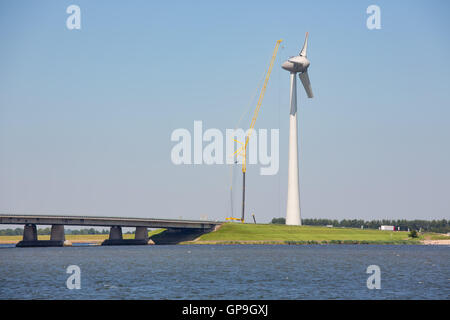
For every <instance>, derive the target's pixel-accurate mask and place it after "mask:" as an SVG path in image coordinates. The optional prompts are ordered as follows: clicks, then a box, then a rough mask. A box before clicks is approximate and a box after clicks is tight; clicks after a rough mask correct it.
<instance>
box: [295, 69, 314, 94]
mask: <svg viewBox="0 0 450 320" xmlns="http://www.w3.org/2000/svg"><path fill="white" fill-rule="evenodd" d="M298 76H299V77H300V81H301V82H302V84H303V87H304V88H305V91H306V95H307V96H308V98H312V97H314V95H313V92H312V89H311V82H309V76H308V71H305V72H302V73H300V74H299V75H298Z"/></svg>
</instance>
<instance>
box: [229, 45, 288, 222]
mask: <svg viewBox="0 0 450 320" xmlns="http://www.w3.org/2000/svg"><path fill="white" fill-rule="evenodd" d="M282 41H283V40H277V43H276V45H275V49H274V50H273V54H272V59H271V60H270V65H269V70H267V74H266V77H265V79H264V84H263V87H262V89H261V93H260V95H259V99H258V103H257V104H256V109H255V111H254V112H253V118H252V122H251V123H250V128H249V130H248V131H247V135H246V137H245V142H239V141H236V140H235V141H236V142H238V143H240V144H241V147H240V148H239V149H238V150H236V152H235V154H238V155H241V156H242V159H243V160H242V217H241V219H237V218H227V220H240V221H241V222H242V223H243V222H244V215H245V172H246V171H247V145H248V142H249V140H250V137H251V135H252V133H253V129H254V127H255V123H256V119H257V118H258V114H259V110H260V109H261V105H262V101H263V99H264V94H265V93H266V89H267V84H268V83H269V78H270V74H271V73H272V68H273V65H274V63H275V58H276V57H277V52H278V48H279V46H280V43H281V42H282Z"/></svg>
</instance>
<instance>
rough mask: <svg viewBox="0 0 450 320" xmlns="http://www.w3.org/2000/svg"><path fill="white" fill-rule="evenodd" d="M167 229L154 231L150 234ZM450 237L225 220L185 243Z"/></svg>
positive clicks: (6, 239)
mask: <svg viewBox="0 0 450 320" xmlns="http://www.w3.org/2000/svg"><path fill="white" fill-rule="evenodd" d="M164 230H165V229H157V230H153V231H150V232H149V237H151V236H152V235H155V234H158V233H160V232H162V231H164ZM108 237H109V235H107V234H96V235H66V239H67V240H69V241H72V242H94V243H101V242H102V241H103V240H105V239H107V238H108ZM123 238H124V239H134V234H123ZM38 239H39V240H49V239H50V236H48V235H47V236H38ZM449 239H450V237H448V236H446V235H443V234H438V233H424V234H420V235H419V237H418V238H416V239H411V238H409V237H408V232H405V231H395V232H393V231H381V230H374V229H364V230H361V229H356V228H326V227H316V226H286V225H277V224H256V225H255V224H240V223H224V224H223V225H222V226H221V227H220V228H219V230H217V231H215V232H211V233H207V234H204V235H202V236H200V237H199V238H197V239H196V240H194V241H187V242H183V244H327V243H329V244H420V243H421V240H449ZM20 240H22V236H0V243H16V242H18V241H20Z"/></svg>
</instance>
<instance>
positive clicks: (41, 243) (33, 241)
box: [16, 223, 70, 248]
mask: <svg viewBox="0 0 450 320" xmlns="http://www.w3.org/2000/svg"><path fill="white" fill-rule="evenodd" d="M64 241H65V235H64V225H62V224H57V225H52V229H51V233H50V240H38V236H37V227H36V225H35V224H31V223H27V224H26V225H25V227H24V229H23V239H22V241H20V242H18V243H17V244H16V247H22V248H23V247H63V246H64V244H65V243H64ZM66 245H70V244H69V243H66Z"/></svg>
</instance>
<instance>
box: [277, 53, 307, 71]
mask: <svg viewBox="0 0 450 320" xmlns="http://www.w3.org/2000/svg"><path fill="white" fill-rule="evenodd" d="M281 67H282V68H283V69H284V70H287V71H290V72H305V71H306V70H307V69H308V67H309V60H308V59H306V57H303V56H296V57H292V58H289V59H288V60H287V61H285V62H284V63H283V64H282V65H281Z"/></svg>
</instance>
